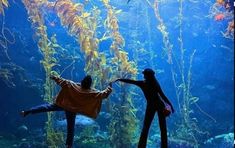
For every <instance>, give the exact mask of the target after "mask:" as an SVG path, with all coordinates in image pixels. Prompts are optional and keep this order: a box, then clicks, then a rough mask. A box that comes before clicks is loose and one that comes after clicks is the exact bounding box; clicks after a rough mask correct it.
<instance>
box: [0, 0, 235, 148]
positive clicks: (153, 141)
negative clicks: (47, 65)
mask: <svg viewBox="0 0 235 148" xmlns="http://www.w3.org/2000/svg"><path fill="white" fill-rule="evenodd" d="M29 1H30V0H29ZM66 1H67V0H66ZM50 2H55V1H53V0H50ZM69 2H71V1H69ZM72 2H73V3H74V4H76V3H82V4H83V5H84V11H86V12H87V13H92V12H94V7H96V8H97V9H98V10H100V14H99V17H97V18H96V19H97V21H98V23H97V26H98V28H97V29H96V30H95V34H94V36H93V37H94V38H97V39H101V38H102V36H103V35H104V34H105V32H106V33H107V34H109V35H111V34H112V33H111V32H110V30H109V29H108V28H107V26H105V25H104V21H105V19H106V16H107V9H106V8H105V6H104V4H103V3H102V2H101V1H100V0H93V1H87V2H85V0H84V1H83V0H81V1H80V0H73V1H72ZM148 2H149V3H148ZM156 2H157V5H158V11H159V15H160V19H161V20H162V21H163V25H164V27H165V28H166V31H167V35H166V39H168V41H169V44H168V45H170V46H172V48H171V51H170V52H171V54H170V52H169V47H170V46H165V44H164V38H163V32H161V31H160V30H159V29H158V28H157V26H158V25H159V24H160V22H159V20H158V19H157V18H156V15H155V13H154V8H153V6H154V5H153V4H154V3H156ZM180 2H182V18H180V17H179V15H180V8H181V6H180ZM8 3H9V6H8V8H6V7H5V6H4V7H3V8H4V14H3V13H0V20H1V21H0V26H1V27H0V29H1V32H0V89H1V99H0V113H1V115H0V121H1V122H0V147H48V146H50V144H48V143H47V142H46V141H47V140H46V139H47V134H46V133H47V132H46V128H45V127H46V126H47V125H46V123H47V120H48V118H47V114H38V115H34V116H29V117H27V118H22V117H21V116H20V115H19V112H20V111H21V110H23V109H28V108H30V107H32V106H35V105H39V104H42V103H45V102H46V101H45V100H44V96H45V91H44V84H45V81H46V79H45V78H46V72H45V69H44V67H43V65H42V63H41V62H40V61H42V60H43V59H44V57H43V52H42V50H40V48H39V47H38V41H39V39H40V37H39V36H37V35H36V30H35V26H33V25H32V21H30V19H29V14H28V13H27V10H26V8H25V5H24V4H23V3H22V1H14V0H9V1H8ZM109 4H110V6H113V8H115V9H116V13H115V14H114V15H115V16H116V17H117V19H118V27H119V30H118V32H119V33H120V34H121V35H122V37H123V39H124V40H125V45H124V46H123V47H121V49H119V50H122V51H125V52H126V53H128V54H127V56H128V62H130V61H132V62H133V63H134V65H135V68H137V74H133V73H128V72H127V71H125V70H124V71H122V70H120V69H119V70H116V68H117V67H119V68H122V67H123V66H125V65H124V64H123V63H121V62H120V63H117V62H116V63H115V62H114V63H111V58H112V57H115V56H117V55H115V52H114V51H113V50H112V49H110V46H111V44H112V43H113V41H114V40H113V38H112V37H109V38H107V39H105V40H102V41H100V42H99V44H98V47H97V48H96V50H97V51H98V57H96V58H97V59H101V57H102V55H104V56H105V57H106V58H107V61H106V65H102V68H104V69H105V68H107V67H108V68H109V69H108V70H107V71H106V72H108V74H107V75H106V77H103V78H102V79H103V80H104V81H103V82H102V85H100V84H98V83H99V82H97V83H96V84H95V85H94V87H96V88H97V89H100V90H101V89H103V88H104V87H105V86H107V84H108V83H109V81H111V80H113V79H115V78H119V77H124V78H132V79H137V80H142V79H144V78H143V75H142V73H141V72H142V71H143V69H145V68H152V69H154V70H155V72H156V78H157V79H158V81H159V83H160V85H161V87H162V90H163V91H164V93H165V94H166V96H167V97H168V98H169V100H170V101H171V102H172V104H173V106H174V108H175V113H174V114H172V115H171V116H170V117H168V118H167V127H168V144H169V147H171V148H175V147H182V148H186V147H190V148H191V147H199V148H211V147H216V148H217V147H218V148H222V147H226V148H230V147H233V142H234V134H233V133H234V27H231V28H230V32H227V31H228V24H229V23H231V22H232V21H233V20H234V15H233V12H234V6H233V1H230V4H229V5H230V7H231V8H228V9H225V7H224V5H219V4H216V2H215V1H214V0H184V1H181V0H179V1H175V0H157V1H155V2H154V0H149V1H141V0H131V1H130V2H129V3H128V4H127V3H126V1H125V0H112V1H111V2H110V3H109ZM1 5H2V2H1V0H0V10H1ZM38 10H40V11H39V12H40V14H41V16H42V18H43V19H44V25H45V26H46V27H47V36H48V38H49V39H50V37H52V36H53V35H54V34H56V40H57V44H59V46H60V47H59V48H58V47H56V48H55V54H54V55H53V57H54V58H55V59H57V65H55V66H54V67H53V68H52V70H54V71H56V72H57V73H58V74H60V75H61V76H62V77H64V78H66V79H71V80H73V81H77V82H79V81H80V80H81V79H82V78H83V77H84V76H85V75H86V74H87V73H89V72H87V70H85V67H86V65H88V60H92V59H89V55H86V54H85V53H84V50H82V49H81V46H80V44H81V43H80V42H79V41H78V40H77V38H76V36H74V35H71V33H69V28H68V26H66V25H64V24H61V18H60V17H58V15H57V14H58V12H56V11H55V10H54V11H53V10H51V9H49V8H47V7H45V5H44V6H41V7H38ZM0 12H1V11H0ZM219 14H222V15H221V16H222V18H221V20H216V19H218V16H219ZM77 15H79V14H77ZM91 16H92V15H91ZM89 17H90V16H88V17H85V20H87V21H88V22H89V21H90V20H88V19H87V18H89ZM180 22H181V23H180ZM181 31H182V32H181ZM226 32H227V33H228V35H227V36H226V37H225V36H224V34H226ZM180 40H181V41H182V42H179V41H180ZM182 49H183V51H184V52H183V54H182ZM169 56H170V57H171V58H172V63H169V62H168V58H169ZM95 67H96V65H95V64H94V65H93V68H95ZM88 70H89V69H88ZM97 71H98V70H97ZM98 72H100V71H98ZM124 73H125V74H124ZM89 74H91V75H92V76H93V79H94V80H95V79H97V80H101V74H100V75H99V74H97V73H95V71H93V72H91V73H89ZM189 75H190V78H189V79H188V76H189ZM182 77H184V79H185V83H184V82H183V81H182ZM173 80H175V81H173ZM189 83H190V86H189V88H188V92H189V98H188V99H190V98H191V99H193V98H194V99H196V100H195V101H192V102H190V103H189V106H188V108H186V109H185V110H186V111H185V112H186V113H189V117H186V114H183V113H182V111H183V110H184V108H183V107H184V98H183V94H184V93H185V92H183V91H182V90H183V89H182V88H183V87H184V84H186V85H188V84H189ZM59 89H60V88H59V87H57V86H56V88H55V92H54V95H56V93H57V92H58V91H59ZM113 89H114V90H113V93H112V94H111V96H110V97H109V98H108V99H109V103H107V102H108V101H104V102H103V104H102V109H101V113H100V115H99V116H98V118H97V119H96V120H95V121H94V123H95V126H91V125H94V124H92V123H89V124H88V125H87V126H86V125H85V123H82V124H81V125H82V126H76V132H75V141H74V147H88V148H89V147H90V148H92V147H97V145H98V146H100V147H120V148H121V147H122V148H123V147H137V143H138V139H139V136H140V132H141V129H142V126H143V120H144V112H145V108H146V101H145V98H144V95H143V94H142V92H141V90H140V89H139V88H137V87H135V86H132V85H122V83H117V84H114V85H113ZM128 95H129V96H128ZM128 99H129V100H131V103H130V102H128V101H127V100H128ZM130 104H131V105H130ZM119 115H120V117H119ZM122 115H123V116H122ZM124 115H125V116H124ZM64 118H65V117H64V114H63V112H59V113H55V117H53V122H54V123H55V124H54V126H55V129H56V130H58V131H60V132H62V133H63V135H64V137H65V135H66V130H65V128H66V127H59V128H58V127H56V122H58V121H64ZM84 121H85V120H84ZM92 122H93V121H92ZM63 125H64V124H63ZM114 125H115V126H114ZM64 126H66V125H64ZM110 127H111V128H110ZM133 127H135V128H133ZM133 129H134V130H133ZM129 130H130V132H128V131H129ZM130 137H131V138H130ZM128 138H129V139H128ZM97 139H98V140H97ZM148 140H149V141H148V146H147V147H149V148H153V147H156V146H157V147H160V130H159V126H158V118H157V115H156V116H155V119H154V121H153V123H152V126H151V128H150V133H149V137H148ZM61 143H64V141H62V142H61ZM61 143H58V145H57V146H58V147H62V146H60V145H61Z"/></svg>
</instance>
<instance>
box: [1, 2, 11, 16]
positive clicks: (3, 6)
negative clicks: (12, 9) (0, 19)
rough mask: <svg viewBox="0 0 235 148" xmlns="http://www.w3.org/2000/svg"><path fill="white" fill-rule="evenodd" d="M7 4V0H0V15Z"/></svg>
mask: <svg viewBox="0 0 235 148" xmlns="http://www.w3.org/2000/svg"><path fill="white" fill-rule="evenodd" d="M8 6H9V4H8V1H7V0H0V15H1V14H3V15H4V8H7V7H8Z"/></svg>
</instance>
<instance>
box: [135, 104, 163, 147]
mask: <svg viewBox="0 0 235 148" xmlns="http://www.w3.org/2000/svg"><path fill="white" fill-rule="evenodd" d="M156 110H157V109H156V107H155V106H153V105H151V104H147V107H146V112H145V117H144V125H143V128H142V131H141V135H140V139H139V144H138V148H145V147H146V144H147V138H148V133H149V128H150V126H151V123H152V121H153V118H154V115H155V113H156ZM157 113H158V120H159V126H160V131H161V148H167V128H166V117H165V116H164V115H163V114H162V112H160V111H158V112H157Z"/></svg>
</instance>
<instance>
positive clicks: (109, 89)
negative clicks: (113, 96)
mask: <svg viewBox="0 0 235 148" xmlns="http://www.w3.org/2000/svg"><path fill="white" fill-rule="evenodd" d="M112 90H113V89H112V83H109V85H108V87H106V89H104V90H103V91H101V96H102V98H108V96H109V95H110V93H111V92H112Z"/></svg>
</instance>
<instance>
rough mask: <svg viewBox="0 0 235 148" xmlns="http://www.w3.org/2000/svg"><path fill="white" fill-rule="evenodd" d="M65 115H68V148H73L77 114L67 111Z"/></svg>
mask: <svg viewBox="0 0 235 148" xmlns="http://www.w3.org/2000/svg"><path fill="white" fill-rule="evenodd" d="M65 115H66V120H67V139H66V147H67V148H72V145H73V138H74V126H75V118H76V113H73V112H69V111H65Z"/></svg>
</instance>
